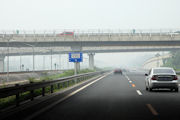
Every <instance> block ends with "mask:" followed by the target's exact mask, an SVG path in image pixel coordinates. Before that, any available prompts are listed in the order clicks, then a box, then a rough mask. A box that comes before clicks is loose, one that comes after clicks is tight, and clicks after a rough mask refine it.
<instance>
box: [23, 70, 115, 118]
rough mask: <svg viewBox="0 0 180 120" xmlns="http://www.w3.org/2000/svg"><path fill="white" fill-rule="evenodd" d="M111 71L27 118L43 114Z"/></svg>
mask: <svg viewBox="0 0 180 120" xmlns="http://www.w3.org/2000/svg"><path fill="white" fill-rule="evenodd" d="M111 73H112V72H110V73H108V74H105V75H104V76H102V77H100V78H98V79H96V80H94V81H92V82H90V83H88V84H87V85H85V86H83V87H81V88H79V89H77V90H75V91H74V92H72V93H70V94H68V95H67V96H65V97H64V98H62V99H60V100H58V101H56V102H54V103H52V104H51V105H49V106H46V107H44V108H43V109H41V110H39V111H37V112H36V113H34V114H32V115H30V116H29V117H27V118H26V119H25V120H31V119H33V118H34V117H36V116H38V115H40V114H42V113H43V112H45V111H47V110H48V109H50V108H52V107H54V106H55V105H57V104H59V103H60V102H62V101H64V100H66V99H67V98H69V97H71V96H73V95H74V94H76V93H78V92H79V91H81V90H83V89H84V88H86V87H88V86H90V85H91V84H93V83H95V82H97V81H99V80H101V79H103V78H104V77H106V76H108V75H109V74H111Z"/></svg>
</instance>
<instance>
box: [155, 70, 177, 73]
mask: <svg viewBox="0 0 180 120" xmlns="http://www.w3.org/2000/svg"><path fill="white" fill-rule="evenodd" d="M153 73H156V74H157V73H172V74H173V73H174V71H173V70H172V69H154V70H153Z"/></svg>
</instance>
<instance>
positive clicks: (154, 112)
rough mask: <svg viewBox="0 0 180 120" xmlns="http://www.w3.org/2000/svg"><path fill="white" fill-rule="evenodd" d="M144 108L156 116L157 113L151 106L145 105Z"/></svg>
mask: <svg viewBox="0 0 180 120" xmlns="http://www.w3.org/2000/svg"><path fill="white" fill-rule="evenodd" d="M146 106H147V107H148V108H149V110H150V111H151V113H152V114H153V115H155V116H157V115H158V112H157V111H156V110H155V109H154V108H153V106H152V105H151V104H146Z"/></svg>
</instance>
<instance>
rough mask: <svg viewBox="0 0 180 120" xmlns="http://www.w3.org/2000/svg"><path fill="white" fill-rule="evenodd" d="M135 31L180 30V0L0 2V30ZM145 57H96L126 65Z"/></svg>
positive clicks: (21, 0) (24, 0) (134, 54)
mask: <svg viewBox="0 0 180 120" xmlns="http://www.w3.org/2000/svg"><path fill="white" fill-rule="evenodd" d="M133 28H135V29H162V28H167V29H168V28H171V29H173V28H180V0H0V30H16V29H21V30H22V29H24V30H32V29H35V30H37V29H38V30H39V29H40V30H53V29H133ZM148 54H149V53H148ZM144 55H147V53H119V54H116V53H114V54H96V57H95V58H96V59H97V60H100V61H101V60H103V61H104V62H106V63H108V64H110V63H113V65H114V64H115V65H116V64H117V63H118V64H119V63H122V64H123V65H125V64H126V63H127V62H129V63H131V62H133V61H134V60H135V59H136V60H138V58H141V57H142V56H144ZM151 55H152V54H151ZM110 58H111V59H110ZM110 61H111V62H110Z"/></svg>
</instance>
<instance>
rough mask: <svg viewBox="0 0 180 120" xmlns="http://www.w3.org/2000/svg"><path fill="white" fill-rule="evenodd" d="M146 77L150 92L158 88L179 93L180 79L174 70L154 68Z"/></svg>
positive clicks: (147, 88) (147, 87)
mask: <svg viewBox="0 0 180 120" xmlns="http://www.w3.org/2000/svg"><path fill="white" fill-rule="evenodd" d="M145 76H146V78H145V85H146V90H148V91H152V90H153V89H156V88H169V89H170V90H171V91H173V90H175V91H176V92H178V91H179V85H178V77H177V75H176V72H175V71H174V69H173V68H168V67H159V68H152V69H151V70H150V71H149V73H148V74H145Z"/></svg>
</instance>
